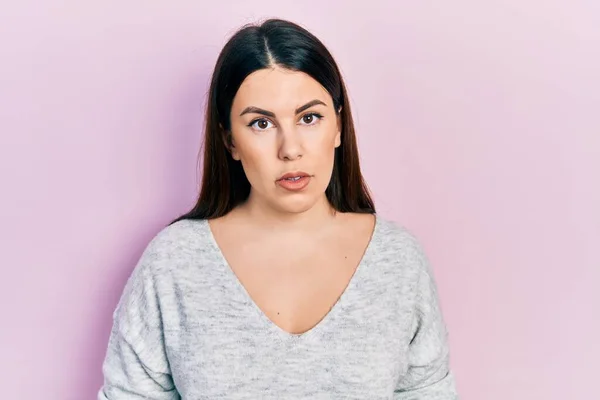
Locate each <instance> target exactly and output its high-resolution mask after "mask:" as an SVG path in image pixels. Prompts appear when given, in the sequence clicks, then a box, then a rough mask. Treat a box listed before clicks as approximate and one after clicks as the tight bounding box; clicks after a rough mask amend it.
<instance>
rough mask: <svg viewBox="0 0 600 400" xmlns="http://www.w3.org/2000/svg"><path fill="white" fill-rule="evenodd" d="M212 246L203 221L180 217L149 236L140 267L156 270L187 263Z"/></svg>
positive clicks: (160, 270) (205, 223)
mask: <svg viewBox="0 0 600 400" xmlns="http://www.w3.org/2000/svg"><path fill="white" fill-rule="evenodd" d="M212 248H213V246H212V245H211V236H210V231H209V228H208V222H207V221H206V220H181V221H177V222H175V223H173V224H171V225H168V226H166V227H164V228H162V229H161V230H159V231H158V232H157V233H156V234H155V235H154V236H153V237H152V238H151V240H150V241H149V242H148V244H147V245H146V247H145V249H144V251H143V253H142V256H141V259H140V262H139V266H140V267H141V268H145V269H149V270H150V271H151V272H152V273H159V272H163V271H164V270H165V269H172V268H173V267H175V266H177V265H181V264H182V263H189V262H190V260H192V259H195V258H197V257H198V256H201V255H203V254H205V253H207V252H209V251H210V249H212ZM150 271H149V272H150Z"/></svg>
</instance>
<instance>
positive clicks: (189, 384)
mask: <svg viewBox="0 0 600 400" xmlns="http://www.w3.org/2000/svg"><path fill="white" fill-rule="evenodd" d="M326 267H327V266H323V268H326ZM113 317H114V323H113V327H112V333H111V336H110V339H109V344H108V350H107V354H106V359H105V361H104V366H103V373H104V385H103V387H102V388H101V390H100V391H99V393H98V399H99V400H124V399H131V400H134V399H151V400H163V399H165V400H166V399H173V400H174V399H186V400H197V399H198V400H199V399H361V400H362V399H404V400H409V399H410V400H450V399H452V400H456V399H458V396H457V394H456V389H455V384H454V379H453V376H452V374H451V372H450V369H449V353H448V344H447V338H448V332H447V330H446V326H445V323H444V320H443V317H442V313H441V310H440V306H439V302H438V295H437V290H436V285H435V282H434V279H433V276H432V270H431V268H430V266H429V263H428V261H427V258H426V256H425V254H424V252H423V250H422V247H421V245H420V244H419V242H418V241H417V239H416V237H415V236H414V235H413V234H411V233H410V232H409V231H408V230H407V229H406V228H404V227H402V226H400V225H397V224H395V223H393V222H390V221H387V220H384V219H382V218H381V217H377V218H376V223H375V229H374V232H373V235H372V238H371V241H370V242H369V245H368V247H367V249H366V251H365V254H364V256H363V258H362V260H361V261H360V264H359V265H358V268H357V270H356V272H355V273H354V276H353V277H352V279H351V280H350V283H349V284H348V286H347V287H346V289H345V291H344V292H343V294H342V295H341V297H340V298H339V299H338V301H337V302H336V303H335V305H334V306H333V308H332V309H331V310H330V311H329V313H328V314H327V315H326V316H325V317H324V318H323V319H322V320H321V321H320V322H319V323H318V324H317V325H316V326H315V327H314V328H312V329H310V330H309V331H307V332H306V333H302V334H291V333H288V332H286V331H284V330H283V329H281V328H279V327H278V326H277V325H276V324H274V323H273V322H272V321H271V320H270V319H269V318H268V317H267V316H266V315H265V314H264V313H263V312H262V311H261V309H260V308H259V307H258V306H257V305H256V303H254V302H253V300H252V299H251V298H250V296H249V295H248V292H247V291H246V290H245V288H244V286H243V285H242V283H241V282H240V281H239V280H238V279H237V277H236V275H235V274H234V273H233V271H232V270H231V268H230V267H229V266H228V264H227V262H226V261H225V258H224V256H223V254H222V253H221V251H220V249H219V247H218V245H217V243H216V241H215V239H214V237H213V236H212V233H211V230H210V227H209V225H208V223H207V221H205V220H194V221H191V220H183V221H179V222H176V223H175V224H172V225H170V226H168V227H167V228H164V229H163V230H161V231H160V232H159V233H158V234H157V235H156V236H155V237H154V238H153V239H152V241H151V242H150V243H149V245H148V246H147V247H146V249H145V251H144V252H143V254H142V257H141V259H140V260H139V262H138V264H137V266H136V267H135V269H134V271H133V273H132V274H131V276H130V278H129V280H128V282H127V285H126V287H125V290H124V292H123V294H122V297H121V299H120V301H119V304H118V305H117V308H116V310H115V312H114V315H113Z"/></svg>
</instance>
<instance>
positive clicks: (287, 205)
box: [274, 195, 318, 214]
mask: <svg viewBox="0 0 600 400" xmlns="http://www.w3.org/2000/svg"><path fill="white" fill-rule="evenodd" d="M274 203H275V204H274V205H275V207H276V208H277V209H278V210H279V211H281V212H285V213H290V214H300V213H303V212H305V211H308V210H310V209H311V208H313V207H314V206H315V205H316V204H317V203H318V199H316V198H314V197H313V196H302V195H301V196H293V197H290V198H287V199H277V200H275V202H274Z"/></svg>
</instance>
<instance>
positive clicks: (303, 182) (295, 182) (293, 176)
mask: <svg viewBox="0 0 600 400" xmlns="http://www.w3.org/2000/svg"><path fill="white" fill-rule="evenodd" d="M310 179H311V176H310V175H309V174H307V173H306V172H289V173H287V174H285V175H283V176H281V177H280V178H279V179H277V181H276V183H277V185H278V186H279V187H281V188H283V189H285V190H287V191H289V192H300V191H302V190H304V189H305V188H306V187H307V186H308V184H309V183H310Z"/></svg>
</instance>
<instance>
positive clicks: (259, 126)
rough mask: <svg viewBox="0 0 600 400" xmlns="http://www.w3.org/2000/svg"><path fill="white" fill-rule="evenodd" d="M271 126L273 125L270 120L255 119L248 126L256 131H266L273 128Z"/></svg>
mask: <svg viewBox="0 0 600 400" xmlns="http://www.w3.org/2000/svg"><path fill="white" fill-rule="evenodd" d="M269 124H271V125H273V124H272V123H271V121H269V120H268V119H265V118H259V119H255V120H253V121H252V122H250V123H249V124H248V126H249V127H251V128H252V129H256V130H257V131H264V130H267V129H269V128H270V127H271V126H269Z"/></svg>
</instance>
